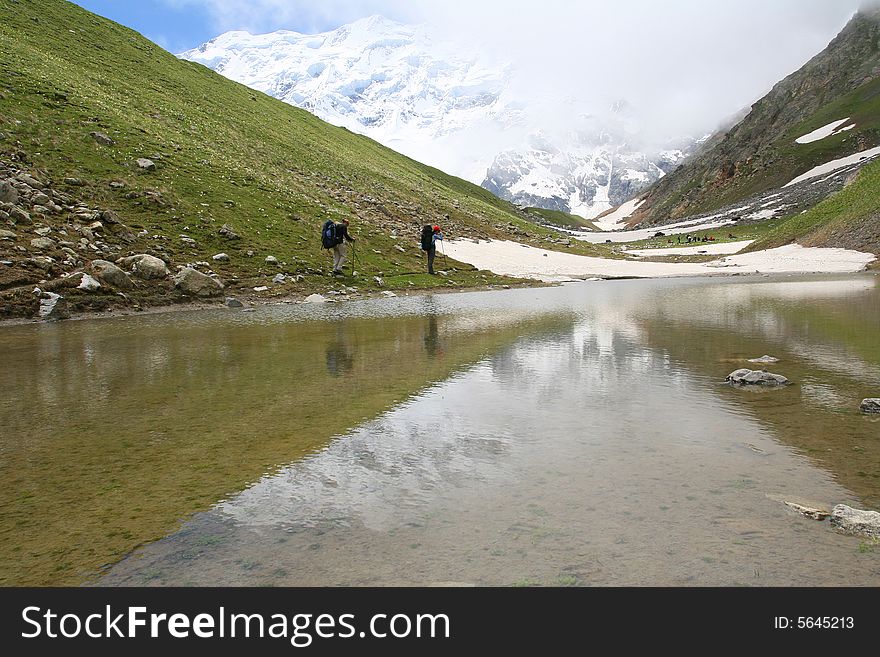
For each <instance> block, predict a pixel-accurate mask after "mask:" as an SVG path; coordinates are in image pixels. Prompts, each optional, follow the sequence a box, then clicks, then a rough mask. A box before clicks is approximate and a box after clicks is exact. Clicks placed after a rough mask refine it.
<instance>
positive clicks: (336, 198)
mask: <svg viewBox="0 0 880 657" xmlns="http://www.w3.org/2000/svg"><path fill="white" fill-rule="evenodd" d="M95 132H100V133H103V134H106V135H107V136H109V137H110V138H111V139H112V140H113V142H114V143H113V144H112V145H103V144H101V143H98V142H97V141H96V139H95V138H93V137H92V136H90V135H91V134H92V133H95ZM138 158H149V159H151V160H152V161H153V162H154V163H155V165H156V168H155V170H154V171H142V170H140V169H139V167H138V166H137V165H136V164H135V162H136V160H137V159H138ZM4 163H5V164H6V165H8V166H9V167H14V168H15V169H21V170H24V171H26V172H28V173H30V174H31V175H33V176H34V177H36V178H37V179H38V180H40V181H42V182H44V183H47V184H48V185H51V186H52V187H53V189H56V190H59V191H60V192H61V193H62V194H66V195H67V196H69V197H70V199H71V203H72V204H73V203H76V202H82V203H84V204H87V205H88V206H89V207H91V208H98V209H108V210H112V211H114V212H116V213H118V215H119V217H120V220H121V221H122V223H123V224H124V225H125V226H127V227H128V228H130V229H131V230H130V231H129V232H128V233H125V234H126V235H127V236H128V238H129V241H130V243H126V244H123V243H121V242H120V240H118V239H117V240H115V241H114V240H107V242H108V243H110V244H111V246H112V248H110V249H108V250H111V251H112V253H109V254H99V255H100V256H101V258H104V259H108V260H114V261H115V259H116V258H117V257H119V256H126V255H130V254H136V253H148V254H152V255H156V256H158V257H160V258H162V259H163V260H165V261H166V262H168V263H169V268H170V269H171V271H172V272H173V271H174V269H175V266H177V265H183V264H187V263H193V262H198V261H206V260H207V261H210V260H211V256H212V255H213V254H217V253H219V252H225V253H227V254H229V256H230V260H229V262H221V263H214V262H210V265H211V269H212V270H213V271H214V272H215V273H216V274H218V275H219V276H220V278H221V279H222V280H223V281H224V282H225V283H226V284H227V293H235V291H236V290H240V291H242V292H244V291H248V292H249V293H251V294H252V292H251V290H252V287H253V286H261V285H268V286H269V287H270V290H269V291H267V292H265V293H263V295H264V296H273V295H282V294H286V295H291V294H296V293H307V292H312V291H322V290H326V289H327V286H328V285H329V284H330V283H329V282H328V279H327V277H326V274H327V273H328V272H329V269H330V258H329V252H327V251H322V250H321V249H320V248H319V240H318V235H319V232H320V226H321V224H322V223H323V222H324V221H325V220H326V219H327V218H331V219H335V220H341V219H343V218H348V219H350V220H351V221H352V234H353V235H354V236H356V237H357V238H359V242H358V247H357V251H356V256H357V261H356V268H357V269H358V270H359V272H360V274H361V276H359V277H358V278H357V279H352V278H349V279H347V280H346V281H345V282H346V284H348V285H352V286H355V285H357V286H358V287H359V289H360V290H362V291H368V290H369V288H371V287H372V288H376V287H377V286H378V283H377V282H376V281H375V280H374V277H377V276H378V277H381V278H382V279H383V281H382V285H383V286H384V287H385V288H386V289H388V288H390V289H399V288H405V289H413V288H422V287H431V286H438V285H442V286H447V287H454V286H459V285H478V284H485V283H487V282H488V283H492V282H510V281H502V279H500V278H498V277H494V276H492V275H489V274H487V273H486V272H482V273H479V272H475V271H473V268H472V267H469V266H466V265H459V266H458V267H456V266H455V265H454V263H447V264H449V266H447V269H450V274H449V276H447V277H429V276H427V275H426V274H422V272H423V271H424V270H425V266H424V262H423V254H422V252H421V251H420V250H419V249H418V233H419V228H420V227H421V226H422V225H423V224H424V223H440V224H441V225H442V226H443V228H444V231H445V232H446V233H447V236H448V237H461V236H470V237H502V236H506V235H509V234H510V233H511V232H514V233H515V234H517V236H518V239H519V240H520V241H526V242H528V241H532V242H534V243H541V244H543V243H544V240H545V239H546V238H547V236H549V235H550V234H551V232H550V231H549V230H548V229H546V228H543V227H540V226H535V225H534V224H532V223H530V222H528V221H527V220H525V219H524V218H523V217H522V216H521V215H520V214H519V213H518V211H517V210H516V209H515V208H514V207H513V206H511V205H510V204H508V203H506V202H504V201H501V200H499V199H498V198H496V197H495V196H493V195H492V194H490V193H489V192H488V191H486V190H484V189H482V188H480V187H479V186H477V185H472V184H470V183H467V182H465V181H463V180H460V179H458V178H455V177H452V176H449V175H446V174H444V173H443V172H441V171H438V170H436V169H433V168H431V167H428V166H425V165H423V164H420V163H418V162H415V161H413V160H411V159H408V158H406V157H404V156H402V155H400V154H398V153H395V152H393V151H391V150H389V149H387V148H384V147H382V146H381V145H379V144H377V143H376V142H374V141H372V140H370V139H368V138H366V137H362V136H359V135H355V134H353V133H351V132H349V131H347V130H345V129H341V128H336V127H333V126H330V125H328V124H327V123H325V122H323V121H321V120H319V119H317V118H316V117H314V116H312V115H311V114H309V113H307V112H305V111H302V110H299V109H296V108H293V107H291V106H289V105H287V104H284V103H282V102H280V101H277V100H274V99H272V98H270V97H269V96H266V95H264V94H262V93H259V92H255V91H253V90H251V89H248V88H247V87H244V86H242V85H239V84H236V83H234V82H231V81H229V80H227V79H225V78H223V77H221V76H220V75H218V74H216V73H214V72H212V71H210V70H208V69H207V68H204V67H202V66H200V65H197V64H193V63H191V62H186V61H181V60H178V59H177V58H176V57H174V56H173V55H172V54H170V53H168V52H166V51H164V50H162V49H161V48H159V47H158V46H156V45H155V44H153V43H152V42H150V41H148V40H146V39H144V38H143V37H141V36H140V35H139V34H137V33H136V32H134V31H132V30H129V29H127V28H125V27H122V26H120V25H118V24H115V23H113V22H111V21H108V20H105V19H103V18H100V17H98V16H95V15H93V14H91V13H89V12H87V11H85V10H83V9H81V8H80V7H78V6H76V5H73V4H71V3H68V2H65V1H64V0H0V165H3V164H4ZM7 168H8V167H7ZM0 174H2V170H0ZM70 178H74V179H78V180H79V181H81V182H82V183H83V184H82V185H81V186H80V185H75V186H72V185H68V184H66V183H64V182H62V181H64V179H70ZM0 182H2V181H0ZM73 182H76V181H73ZM111 183H113V184H112V186H111ZM7 209H8V208H7ZM0 211H2V210H0ZM6 216H7V217H8V216H9V213H6ZM0 219H2V215H0ZM41 221H42V223H44V224H46V225H47V226H48V227H49V228H51V229H53V230H54V231H58V232H60V233H61V235H62V236H64V235H68V234H69V233H70V232H71V229H70V224H71V221H72V219H71V217H70V216H64V215H63V214H62V215H60V216H59V215H53V216H47V217H40V216H39V215H38V216H37V217H36V221H35V225H39V224H40V222H41ZM0 223H2V222H0ZM6 223H7V224H8V226H4V228H7V227H8V228H10V229H11V230H12V232H13V233H16V237H15V238H10V239H8V240H3V241H0V259H6V260H7V261H11V262H13V264H12V265H11V266H10V265H7V266H5V267H0V309H3V308H4V306H5V309H6V311H7V312H5V313H0V315H3V314H5V315H6V316H9V315H14V314H21V313H23V312H25V310H26V309H25V310H22V308H20V307H19V306H16V302H19V301H20V302H21V303H24V305H25V306H27V304H28V303H30V304H31V305H33V304H35V303H36V302H35V301H33V300H27V299H25V300H24V301H22V299H23V297H21V295H22V294H23V292H21V290H22V289H24V287H25V286H26V285H31V284H33V283H35V282H37V281H39V280H41V279H45V278H47V277H48V278H56V277H59V276H62V275H63V274H65V273H68V272H70V271H74V270H76V269H77V267H74V266H63V265H62V264H61V263H62V261H63V260H64V258H65V257H66V256H65V255H64V253H61V252H60V251H55V252H46V253H44V255H47V256H49V257H52V258H53V259H54V260H55V261H56V262H54V263H51V266H50V265H49V264H47V265H46V266H45V267H44V269H42V270H41V269H39V268H34V267H33V266H31V265H28V264H27V263H23V262H20V261H21V260H22V259H23V258H22V254H21V253H15V252H14V251H13V250H12V249H13V245H15V246H17V247H21V248H26V249H30V246H29V243H30V239H31V238H34V237H35V235H33V230H32V229H31V227H30V226H25V227H22V226H15V225H14V222H12V221H7V222H6ZM224 225H227V226H228V227H229V228H230V229H231V230H232V231H233V232H234V233H236V234H238V235H239V236H240V237H241V239H239V240H234V241H230V240H228V239H226V238H224V237H223V236H222V235H220V234H218V231H219V230H220V229H221V228H222V227H223V226H224ZM73 230H78V229H77V228H76V227H75V226H74V227H73ZM181 236H184V237H185V238H186V239H183V238H182V237H181ZM50 237H56V238H58V236H57V235H56V233H55V232H53V233H52V234H51V235H50ZM75 237H76V238H79V235H75ZM58 239H60V238H58ZM73 241H74V242H75V241H76V240H73ZM77 248H78V247H77ZM592 248H593V247H590V246H589V245H580V244H579V245H576V246H575V247H574V250H577V251H584V252H588V251H589V250H590V249H592ZM569 250H571V249H569ZM248 252H251V253H250V254H249V253H248ZM30 255H32V254H30ZM79 255H83V256H89V255H93V254H91V253H89V251H88V250H85V252H84V253H82V254H79ZM269 255H271V256H274V257H276V258H277V259H278V260H279V262H280V265H279V266H278V267H267V266H266V264H265V262H264V261H265V258H266V256H269ZM71 257H73V256H71ZM87 260H88V258H86V262H85V264H88V263H87ZM444 266H446V265H444ZM79 269H82V267H81V266H80V267H79ZM279 272H282V273H287V274H289V275H290V277H291V281H290V282H288V283H285V284H283V285H274V286H273V285H272V284H271V280H272V277H273V276H274V275H276V274H277V273H279ZM297 278H298V280H295V279H297ZM142 288H143V286H140V287H139V288H138V289H137V290H135V291H134V292H132V293H131V294H130V295H129V296H130V297H132V298H133V299H136V300H139V301H140V302H141V303H144V304H150V303H162V302H167V301H175V300H178V299H179V295H178V294H176V293H175V292H174V290H173V289H171V286H170V285H168V284H166V285H165V287H164V288H163V287H161V286H160V287H158V288H157V287H155V286H154V287H153V288H150V290H145V289H142ZM4 290H5V292H4ZM13 290H18V292H16V294H18V297H16V296H15V294H13ZM72 294H73V295H74V297H76V295H77V294H78V292H73V293H72ZM4 295H5V296H4ZM120 298H121V297H119V296H118V295H116V294H115V292H114V291H113V290H109V291H108V293H106V294H104V296H103V297H102V296H101V293H98V294H95V295H92V296H91V297H89V299H88V300H84V299H79V301H78V302H79V303H80V306H79V307H81V308H85V309H88V308H100V307H102V306H104V305H107V304H108V303H110V302H111V301H113V300H116V301H117V302H119V299H120ZM111 305H112V304H111Z"/></svg>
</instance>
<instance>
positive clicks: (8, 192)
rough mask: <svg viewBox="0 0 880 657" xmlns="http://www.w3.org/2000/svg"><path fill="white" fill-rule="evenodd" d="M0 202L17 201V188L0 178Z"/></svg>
mask: <svg viewBox="0 0 880 657" xmlns="http://www.w3.org/2000/svg"><path fill="white" fill-rule="evenodd" d="M0 203H18V190H16V189H15V187H13V186H12V185H10V184H9V183H8V182H7V181H5V180H0Z"/></svg>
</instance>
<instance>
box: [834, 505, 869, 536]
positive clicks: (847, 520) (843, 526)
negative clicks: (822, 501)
mask: <svg viewBox="0 0 880 657" xmlns="http://www.w3.org/2000/svg"><path fill="white" fill-rule="evenodd" d="M831 524H832V526H833V527H834V528H835V529H837V530H838V531H840V532H843V533H844V534H852V535H853V536H867V537H868V538H880V513H877V512H876V511H862V510H861V509H854V508H852V507H850V506H847V505H846V504H838V505H837V506H836V507H834V508H833V509H832V510H831Z"/></svg>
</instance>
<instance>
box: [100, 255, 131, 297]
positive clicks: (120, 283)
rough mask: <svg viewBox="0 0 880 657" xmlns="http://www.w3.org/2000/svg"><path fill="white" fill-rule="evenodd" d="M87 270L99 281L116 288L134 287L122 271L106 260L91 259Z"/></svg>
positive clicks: (126, 288) (128, 288)
mask: <svg viewBox="0 0 880 657" xmlns="http://www.w3.org/2000/svg"><path fill="white" fill-rule="evenodd" d="M89 271H90V272H91V273H92V275H93V276H94V277H95V278H97V279H98V280H99V281H101V282H102V283H104V284H105V285H109V286H110V287H115V288H116V289H118V290H130V289H131V288H133V287H134V283H132V281H131V279H130V278H129V277H128V274H126V273H125V272H124V271H122V270H121V269H120V268H119V267H117V266H116V265H114V264H113V263H112V262H108V261H107V260H92V262H91V264H89Z"/></svg>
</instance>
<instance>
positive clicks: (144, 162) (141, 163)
mask: <svg viewBox="0 0 880 657" xmlns="http://www.w3.org/2000/svg"><path fill="white" fill-rule="evenodd" d="M136 164H137V166H138V169H140V170H142V171H155V170H156V163H155V162H153V160H150V159H148V158H146V157H139V158H138V159H137V162H136Z"/></svg>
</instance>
